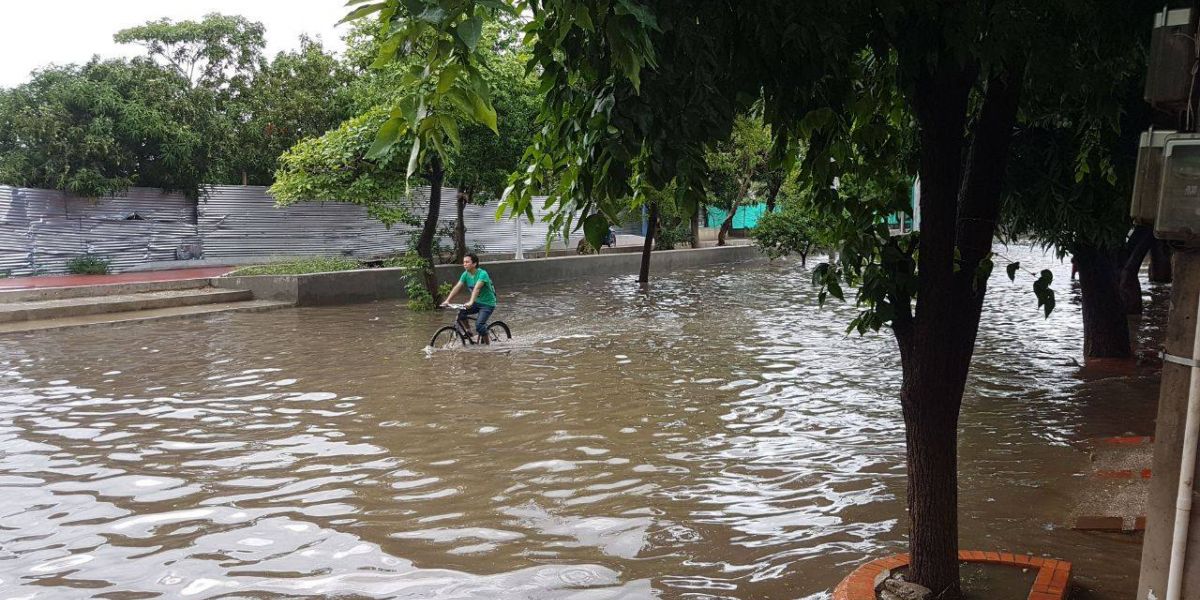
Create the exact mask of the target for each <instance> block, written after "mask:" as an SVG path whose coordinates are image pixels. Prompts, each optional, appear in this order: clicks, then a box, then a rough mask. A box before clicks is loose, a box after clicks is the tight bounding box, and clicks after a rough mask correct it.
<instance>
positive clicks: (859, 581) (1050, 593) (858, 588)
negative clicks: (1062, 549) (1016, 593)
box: [833, 550, 1071, 600]
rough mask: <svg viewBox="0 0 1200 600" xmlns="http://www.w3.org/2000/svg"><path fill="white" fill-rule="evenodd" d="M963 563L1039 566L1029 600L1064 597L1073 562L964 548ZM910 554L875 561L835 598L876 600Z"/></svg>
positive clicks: (856, 572)
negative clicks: (879, 587)
mask: <svg viewBox="0 0 1200 600" xmlns="http://www.w3.org/2000/svg"><path fill="white" fill-rule="evenodd" d="M958 559H959V560H960V561H962V562H973V563H984V564H991V565H1005V566H1010V567H1014V568H1018V569H1027V568H1036V569H1037V570H1038V572H1037V578H1036V579H1034V581H1033V588H1032V589H1030V590H1029V598H1028V600H1063V599H1065V598H1066V597H1067V588H1068V585H1069V584H1070V581H1071V563H1069V562H1066V561H1062V560H1055V559H1052V558H1038V557H1036V556H1026V555H1024V554H1009V553H1008V552H979V551H976V550H963V551H960V552H959V553H958ZM908 561H909V558H908V555H907V554H896V555H894V556H888V557H885V558H880V559H878V560H873V561H871V562H869V563H866V564H864V565H862V566H861V567H859V568H857V569H855V570H854V572H853V573H851V574H850V575H848V576H847V577H846V578H845V579H843V580H842V582H841V583H839V584H838V586H837V588H835V589H834V590H833V600H875V599H876V596H875V588H877V587H878V586H879V585H880V584H881V583H883V580H884V579H887V578H888V577H890V576H891V574H892V571H894V570H896V569H899V568H901V567H907V566H908Z"/></svg>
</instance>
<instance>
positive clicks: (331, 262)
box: [228, 258, 363, 277]
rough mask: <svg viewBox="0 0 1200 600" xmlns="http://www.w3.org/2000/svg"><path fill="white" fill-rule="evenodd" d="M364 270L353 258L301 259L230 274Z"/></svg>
mask: <svg viewBox="0 0 1200 600" xmlns="http://www.w3.org/2000/svg"><path fill="white" fill-rule="evenodd" d="M361 268H363V266H362V264H361V263H359V262H358V261H357V260H354V259H352V258H300V259H296V260H287V261H281V262H275V263H270V264H266V265H254V266H251V267H244V268H241V269H238V270H236V271H234V272H232V273H230V274H229V275H228V276H229V277H248V276H251V275H305V274H308V273H330V272H333V271H351V270H354V269H361Z"/></svg>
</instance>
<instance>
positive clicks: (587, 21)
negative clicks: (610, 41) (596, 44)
mask: <svg viewBox="0 0 1200 600" xmlns="http://www.w3.org/2000/svg"><path fill="white" fill-rule="evenodd" d="M575 24H576V25H578V26H579V27H581V28H583V29H584V30H586V31H594V30H595V29H596V26H595V24H593V23H592V11H591V9H590V8H588V5H587V4H586V3H583V2H580V3H579V4H576V5H575Z"/></svg>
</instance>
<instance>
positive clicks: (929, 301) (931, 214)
mask: <svg viewBox="0 0 1200 600" xmlns="http://www.w3.org/2000/svg"><path fill="white" fill-rule="evenodd" d="M939 58H940V60H939V61H938V62H937V63H936V66H933V67H926V69H928V70H923V71H920V72H918V73H916V74H915V81H914V84H915V85H914V90H915V95H914V98H913V105H914V109H915V113H916V116H917V122H918V124H919V139H920V175H921V184H922V190H921V192H922V193H921V217H922V223H921V226H922V231H921V240H920V252H919V253H918V254H917V265H918V266H917V279H918V281H917V294H916V297H917V298H918V302H917V307H916V313H915V315H913V314H912V313H910V312H909V309H908V306H907V302H906V303H905V304H904V305H901V306H900V307H899V308H898V309H897V311H896V313H897V316H896V317H895V318H894V319H893V322H892V330H893V332H894V334H895V335H896V339H897V342H898V343H899V347H900V358H901V361H900V362H901V366H902V368H903V374H904V379H903V385H902V388H901V392H900V402H901V407H902V410H903V414H904V428H905V439H906V441H907V447H906V463H907V466H908V495H907V500H908V514H909V519H910V530H909V547H910V554H911V557H912V562H911V565H910V568H909V575H910V577H911V578H912V579H913V580H915V581H916V582H918V583H920V584H921V585H924V586H926V587H928V588H930V589H932V590H933V593H934V597H936V598H939V600H959V599H960V598H961V597H962V586H961V583H960V580H959V572H958V463H957V445H958V444H957V440H958V415H959V408H960V406H961V404H962V394H963V389H964V387H965V384H966V380H967V373H968V371H969V369H970V364H971V355H972V354H973V352H974V347H975V337H976V335H977V333H978V331H979V317H980V313H981V312H982V308H983V297H984V293H985V292H986V288H987V282H986V281H977V280H976V277H975V273H976V269H977V267H978V265H979V263H980V261H981V260H983V258H985V257H987V256H988V255H989V254H990V252H991V247H992V243H993V239H994V235H995V227H996V221H997V219H998V217H999V207H1000V193H1001V186H1002V182H1003V179H1004V171H1005V167H1006V165H1007V161H1008V153H1009V145H1010V142H1011V137H1012V128H1013V126H1014V124H1015V122H1016V113H1017V104H1018V99H1019V84H1018V83H1019V82H1020V81H1021V77H1020V75H1019V74H1013V75H1012V76H1010V74H1009V73H1008V72H1005V71H998V72H997V73H996V74H995V75H993V76H992V77H991V78H990V79H989V80H988V82H987V87H986V92H985V94H984V100H983V104H982V106H981V108H980V112H979V115H978V117H977V118H976V119H975V120H974V128H973V131H972V136H971V144H970V147H969V149H968V151H967V152H964V146H965V142H964V135H963V134H964V131H965V130H966V126H967V122H968V119H967V112H968V108H969V102H968V98H969V96H970V91H971V88H972V87H973V86H974V85H975V83H976V81H977V79H978V76H977V73H976V71H975V69H974V68H971V67H963V66H959V65H960V63H958V62H957V61H954V60H951V59H949V57H945V56H942V57H939ZM902 62H903V57H902ZM964 156H965V161H964ZM964 163H965V164H964Z"/></svg>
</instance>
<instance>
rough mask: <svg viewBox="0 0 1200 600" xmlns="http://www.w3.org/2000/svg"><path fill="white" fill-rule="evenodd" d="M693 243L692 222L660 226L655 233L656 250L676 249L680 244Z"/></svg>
mask: <svg viewBox="0 0 1200 600" xmlns="http://www.w3.org/2000/svg"><path fill="white" fill-rule="evenodd" d="M691 243H692V227H691V224H690V223H686V222H682V223H677V224H675V225H674V226H672V227H660V228H659V230H658V232H657V233H655V235H654V249H655V250H674V249H675V248H676V247H678V246H679V245H680V244H691Z"/></svg>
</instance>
